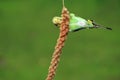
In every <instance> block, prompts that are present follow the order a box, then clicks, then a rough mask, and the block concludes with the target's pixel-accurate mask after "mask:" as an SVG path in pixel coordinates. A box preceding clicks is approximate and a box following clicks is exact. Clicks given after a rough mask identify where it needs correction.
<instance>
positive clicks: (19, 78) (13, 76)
mask: <svg viewBox="0 0 120 80" xmlns="http://www.w3.org/2000/svg"><path fill="white" fill-rule="evenodd" d="M65 5H66V6H67V8H68V9H69V11H70V12H73V13H75V14H76V15H78V16H81V17H83V18H86V19H93V20H95V21H96V22H97V23H99V24H102V25H104V26H108V27H111V28H113V30H112V31H108V30H102V29H93V30H82V31H79V32H76V33H70V34H69V35H68V38H67V41H66V44H65V47H64V49H63V53H62V55H61V61H60V64H59V67H58V70H57V75H56V77H55V80H120V0H65ZM61 9H62V2H61V0H0V80H45V78H46V76H47V73H48V67H49V64H50V61H51V56H52V53H53V51H54V46H55V44H56V39H57V38H58V35H59V29H57V28H56V27H55V26H54V25H53V24H52V18H53V17H54V16H59V15H61Z"/></svg>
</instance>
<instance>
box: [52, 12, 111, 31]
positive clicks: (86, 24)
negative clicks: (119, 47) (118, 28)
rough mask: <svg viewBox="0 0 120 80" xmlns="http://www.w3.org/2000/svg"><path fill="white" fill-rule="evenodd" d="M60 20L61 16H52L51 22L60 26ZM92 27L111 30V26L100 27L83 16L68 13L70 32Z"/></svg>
mask: <svg viewBox="0 0 120 80" xmlns="http://www.w3.org/2000/svg"><path fill="white" fill-rule="evenodd" d="M61 22H62V17H54V18H53V24H55V25H56V26H60V24H61ZM93 28H104V29H108V30H112V29H111V28H108V27H102V26H100V25H98V24H96V23H95V22H93V20H86V19H84V18H81V17H77V16H75V14H73V13H70V22H69V31H70V32H76V31H79V30H82V29H93Z"/></svg>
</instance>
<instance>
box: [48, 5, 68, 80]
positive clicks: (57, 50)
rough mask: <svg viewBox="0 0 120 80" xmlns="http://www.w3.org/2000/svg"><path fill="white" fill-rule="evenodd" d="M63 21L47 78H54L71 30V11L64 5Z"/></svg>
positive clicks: (51, 79)
mask: <svg viewBox="0 0 120 80" xmlns="http://www.w3.org/2000/svg"><path fill="white" fill-rule="evenodd" d="M61 16H62V23H61V25H60V34H59V38H58V40H57V44H56V46H55V50H54V53H53V56H52V60H51V64H50V67H49V72H48V76H47V78H46V80H53V79H54V76H55V74H56V69H57V67H58V63H59V61H60V55H61V52H62V48H63V47H64V43H65V40H66V38H67V34H68V32H69V11H68V10H67V8H65V7H64V6H63V9H62V15H61Z"/></svg>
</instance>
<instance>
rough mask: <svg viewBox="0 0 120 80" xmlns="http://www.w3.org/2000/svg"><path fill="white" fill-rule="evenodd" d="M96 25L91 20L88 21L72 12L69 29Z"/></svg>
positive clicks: (73, 29) (74, 29)
mask: <svg viewBox="0 0 120 80" xmlns="http://www.w3.org/2000/svg"><path fill="white" fill-rule="evenodd" d="M90 27H94V25H93V24H92V22H91V21H87V20H85V19H83V18H81V17H76V16H75V15H74V14H73V13H71V14H70V24H69V31H77V30H80V29H86V28H90Z"/></svg>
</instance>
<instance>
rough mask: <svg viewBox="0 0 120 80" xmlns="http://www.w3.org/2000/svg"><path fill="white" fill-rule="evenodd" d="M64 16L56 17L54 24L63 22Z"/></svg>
mask: <svg viewBox="0 0 120 80" xmlns="http://www.w3.org/2000/svg"><path fill="white" fill-rule="evenodd" d="M61 21H62V18H61V17H54V18H53V20H52V22H53V24H55V25H57V26H59V25H60V24H61Z"/></svg>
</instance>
